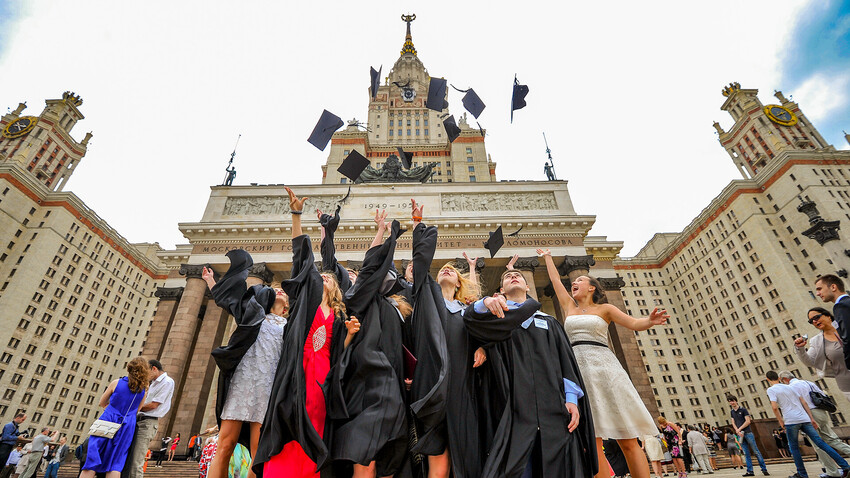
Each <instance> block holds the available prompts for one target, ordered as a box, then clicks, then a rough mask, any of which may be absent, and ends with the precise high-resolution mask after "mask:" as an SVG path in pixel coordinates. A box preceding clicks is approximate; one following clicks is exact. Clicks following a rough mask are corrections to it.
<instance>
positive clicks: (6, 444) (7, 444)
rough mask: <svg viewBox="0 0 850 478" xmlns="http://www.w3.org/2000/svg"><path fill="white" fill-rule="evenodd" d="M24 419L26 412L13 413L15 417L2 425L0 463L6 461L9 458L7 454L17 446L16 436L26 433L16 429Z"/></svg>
mask: <svg viewBox="0 0 850 478" xmlns="http://www.w3.org/2000/svg"><path fill="white" fill-rule="evenodd" d="M26 419H27V414H26V413H24V412H20V413H18V414H17V415H15V418H13V419H12V421H11V422H9V423H7V424H5V425H3V435H2V436H0V463H6V460H8V459H9V454H10V453H12V450H14V449H15V446H17V443H18V437H19V436H21V435H25V434H26V432H22V431H20V430H19V429H18V427H20V425H21V423H23V422H24V420H26Z"/></svg>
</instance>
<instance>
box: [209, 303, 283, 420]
mask: <svg viewBox="0 0 850 478" xmlns="http://www.w3.org/2000/svg"><path fill="white" fill-rule="evenodd" d="M285 325H286V319H285V318H283V317H280V316H278V315H275V314H267V315H266V320H264V321H263V323H262V325H260V333H259V335H257V340H256V341H255V342H254V343H253V344H251V347H250V348H248V351H247V352H245V355H244V356H243V357H242V360H241V361H240V362H239V365H237V366H236V370H234V371H233V377H232V378H231V379H230V388H229V389H228V390H227V398H226V399H225V400H224V407H223V408H222V410H221V419H222V420H238V421H240V422H254V423H263V419H264V418H265V416H266V409H267V408H268V406H269V397H270V396H271V393H272V382H273V381H274V374H275V371H277V363H278V361H280V351H281V349H282V348H283V327H284V326H285Z"/></svg>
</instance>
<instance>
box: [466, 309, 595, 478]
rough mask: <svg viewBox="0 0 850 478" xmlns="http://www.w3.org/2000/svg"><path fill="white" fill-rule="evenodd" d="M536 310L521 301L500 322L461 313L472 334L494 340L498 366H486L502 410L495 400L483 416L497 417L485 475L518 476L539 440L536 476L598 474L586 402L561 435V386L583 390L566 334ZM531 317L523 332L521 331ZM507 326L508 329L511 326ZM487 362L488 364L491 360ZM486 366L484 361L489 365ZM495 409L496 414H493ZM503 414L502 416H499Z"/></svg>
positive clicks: (472, 311) (564, 423) (564, 413)
mask: <svg viewBox="0 0 850 478" xmlns="http://www.w3.org/2000/svg"><path fill="white" fill-rule="evenodd" d="M539 307H540V304H539V303H538V302H537V301H536V300H534V299H530V298H529V299H527V300H526V301H525V302H524V303H523V304H522V305H520V307H518V308H516V309H513V310H509V311H507V312H505V318H503V319H499V318H496V317H494V316H493V315H492V314H490V313H489V312H487V313H484V314H479V313H477V312H476V311H475V309H474V307H469V308H468V309H467V310H466V313H465V315H464V320H465V322H466V323H467V325H468V330H469V332H470V334H474V335H476V336H477V337H478V338H479V339H481V340H486V341H493V342H497V341H500V340H504V339H505V335H506V334H507V335H509V338H507V340H504V341H503V342H500V343H499V344H497V345H496V346H495V349H497V350H498V355H499V360H498V363H495V362H491V363H490V366H491V369H492V371H493V374H492V376H493V377H494V378H493V384H494V385H495V386H496V387H498V388H500V389H501V390H502V393H501V396H502V397H503V398H504V399H505V403H504V405H500V404H499V403H498V400H493V403H491V404H490V406H492V407H494V408H493V409H491V410H490V411H489V412H490V413H491V414H495V415H494V416H500V417H501V418H499V422H498V426H497V428H496V431H495V436H494V437H493V438H492V444H491V448H490V450H489V454H488V457H487V460H486V463H485V464H484V470H483V473H482V475H481V476H483V477H506V478H513V477H519V476H520V475H521V474H522V473H523V471H524V470H525V468H526V465H527V464H528V462H529V459H530V458H531V456H532V449H533V448H534V445H535V441H537V440H538V439H539V446H540V449H539V456H538V458H537V460H536V462H537V463H536V465H537V466H538V467H539V473H540V475H539V476H541V477H549V476H557V477H569V478H572V477H575V478H585V477H590V476H591V475H594V474H595V473H596V470H597V468H598V466H597V458H596V439H595V434H594V430H593V418H592V416H591V412H590V406H589V403H588V401H587V398H586V397H583V398H581V399H579V400H578V404H577V406H578V409H579V413H580V417H581V418H580V422H579V427H578V428H577V429H576V430H575V431H574V432H572V433H570V432H569V431H568V429H567V426H568V424H569V421H570V415H569V413H568V412H567V409H566V406H565V400H566V398H565V394H564V381H563V379H565V378H566V379H567V380H570V381H572V382H573V383H575V384H576V385H578V386H579V387H580V388H581V389H582V390H585V387H584V382H583V380H582V378H581V373H580V372H579V370H578V366H577V364H576V361H575V356H574V355H573V352H572V348H571V347H570V343H569V341H568V340H567V336H566V333H564V329H563V328H562V327H561V326H560V324H558V321H557V320H555V318H554V317H551V316H548V315H545V314H541V313H538V312H537V311H538V309H539ZM529 318H531V319H532V321H531V324H530V325H528V327H527V328H523V327H522V326H519V327H516V325H517V324H522V323H523V322H525V320H527V319H529ZM512 327H513V328H512ZM491 359H492V358H491ZM488 361H490V360H488ZM499 408H501V410H499ZM500 412H501V413H500Z"/></svg>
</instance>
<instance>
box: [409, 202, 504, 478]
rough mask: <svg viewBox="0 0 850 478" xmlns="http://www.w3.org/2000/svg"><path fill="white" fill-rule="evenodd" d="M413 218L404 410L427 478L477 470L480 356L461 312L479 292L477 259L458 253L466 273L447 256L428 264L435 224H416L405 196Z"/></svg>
mask: <svg viewBox="0 0 850 478" xmlns="http://www.w3.org/2000/svg"><path fill="white" fill-rule="evenodd" d="M411 204H412V218H413V224H414V229H413V261H412V264H413V271H412V272H413V298H414V308H413V309H414V312H413V317H412V319H411V327H412V328H413V347H414V350H413V354H414V355H415V356H416V358H417V359H418V360H419V362H418V363H417V367H416V371H415V373H414V377H413V381H412V383H411V410H412V412H413V415H414V417H415V421H416V427H417V431H418V434H419V438H418V442H417V443H416V445H415V446H414V447H413V449H412V450H411V451H412V452H413V453H421V454H423V455H426V456H427V457H428V477H429V478H443V477H448V476H449V474H450V472H451V473H453V475H454V476H455V477H457V478H464V477H469V476H475V477H477V476H480V475H481V471H482V464H483V459H484V457H485V456H486V453H485V451H486V450H484V449H483V447H482V446H481V444H480V440H479V434H478V432H479V428H478V426H477V423H476V421H475V417H476V415H477V405H476V404H477V401H476V399H477V398H478V395H479V394H477V393H475V391H474V390H473V380H472V373H473V372H472V369H473V368H475V367H478V366H480V365H481V364H483V363H484V361H485V360H486V358H487V356H486V353H485V352H484V349H483V348H481V347H480V345H481V344H480V343H479V342H478V341H475V340H474V339H472V338H470V337H469V334H468V333H467V331H466V327H465V325H464V321H463V311H464V309H465V308H466V306H467V305H468V304H471V303H472V302H474V301H475V300H477V299H478V296H479V288H478V278H477V276H476V273H475V263H476V262H477V258H470V257H469V256H468V255H467V254H466V253H464V254H463V256H464V258H465V259H466V261H467V264H468V265H469V278H467V277H464V276H463V275H462V274H461V273H460V271H458V270H457V268H455V266H454V265H453V264H452V263H448V264H446V265H444V266H443V267H442V268H440V271H439V272H438V273H437V279H436V281H435V280H434V279H433V278H431V276H430V274H429V271H430V268H431V263H432V261H433V258H434V253H435V251H436V247H437V228H436V227H434V226H425V224H423V223H422V211H423V209H424V206H422V205H418V204H417V203H416V201H415V200H411Z"/></svg>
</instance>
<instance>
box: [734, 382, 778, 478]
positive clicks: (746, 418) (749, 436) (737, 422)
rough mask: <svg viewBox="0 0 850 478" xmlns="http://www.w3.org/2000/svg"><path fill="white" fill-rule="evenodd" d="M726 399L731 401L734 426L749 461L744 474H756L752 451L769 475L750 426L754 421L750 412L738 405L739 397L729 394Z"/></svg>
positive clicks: (765, 474)
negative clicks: (751, 456) (751, 455)
mask: <svg viewBox="0 0 850 478" xmlns="http://www.w3.org/2000/svg"><path fill="white" fill-rule="evenodd" d="M726 401H727V402H729V407H730V408H731V409H732V413H731V415H732V428H734V429H735V433H737V434H738V436H739V437H740V438H741V440H740V443H741V451H743V453H744V458H745V459H746V461H747V472H746V473H744V475H743V476H755V473H753V460H752V458H750V453H754V454H755V455H756V458H757V459H758V462H759V466H760V467H761V472H762V473H764V476H769V475H770V473H768V471H767V465H766V464H765V463H764V458H762V456H761V452H760V451H759V448H758V445H756V437H755V435H753V431H752V429H751V428H750V423H752V422H753V418H752V417H751V416H750V412H748V411H747V409H746V408H744V407H742V406H739V405H738V397H735V396H733V395H728V396H727V397H726Z"/></svg>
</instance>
